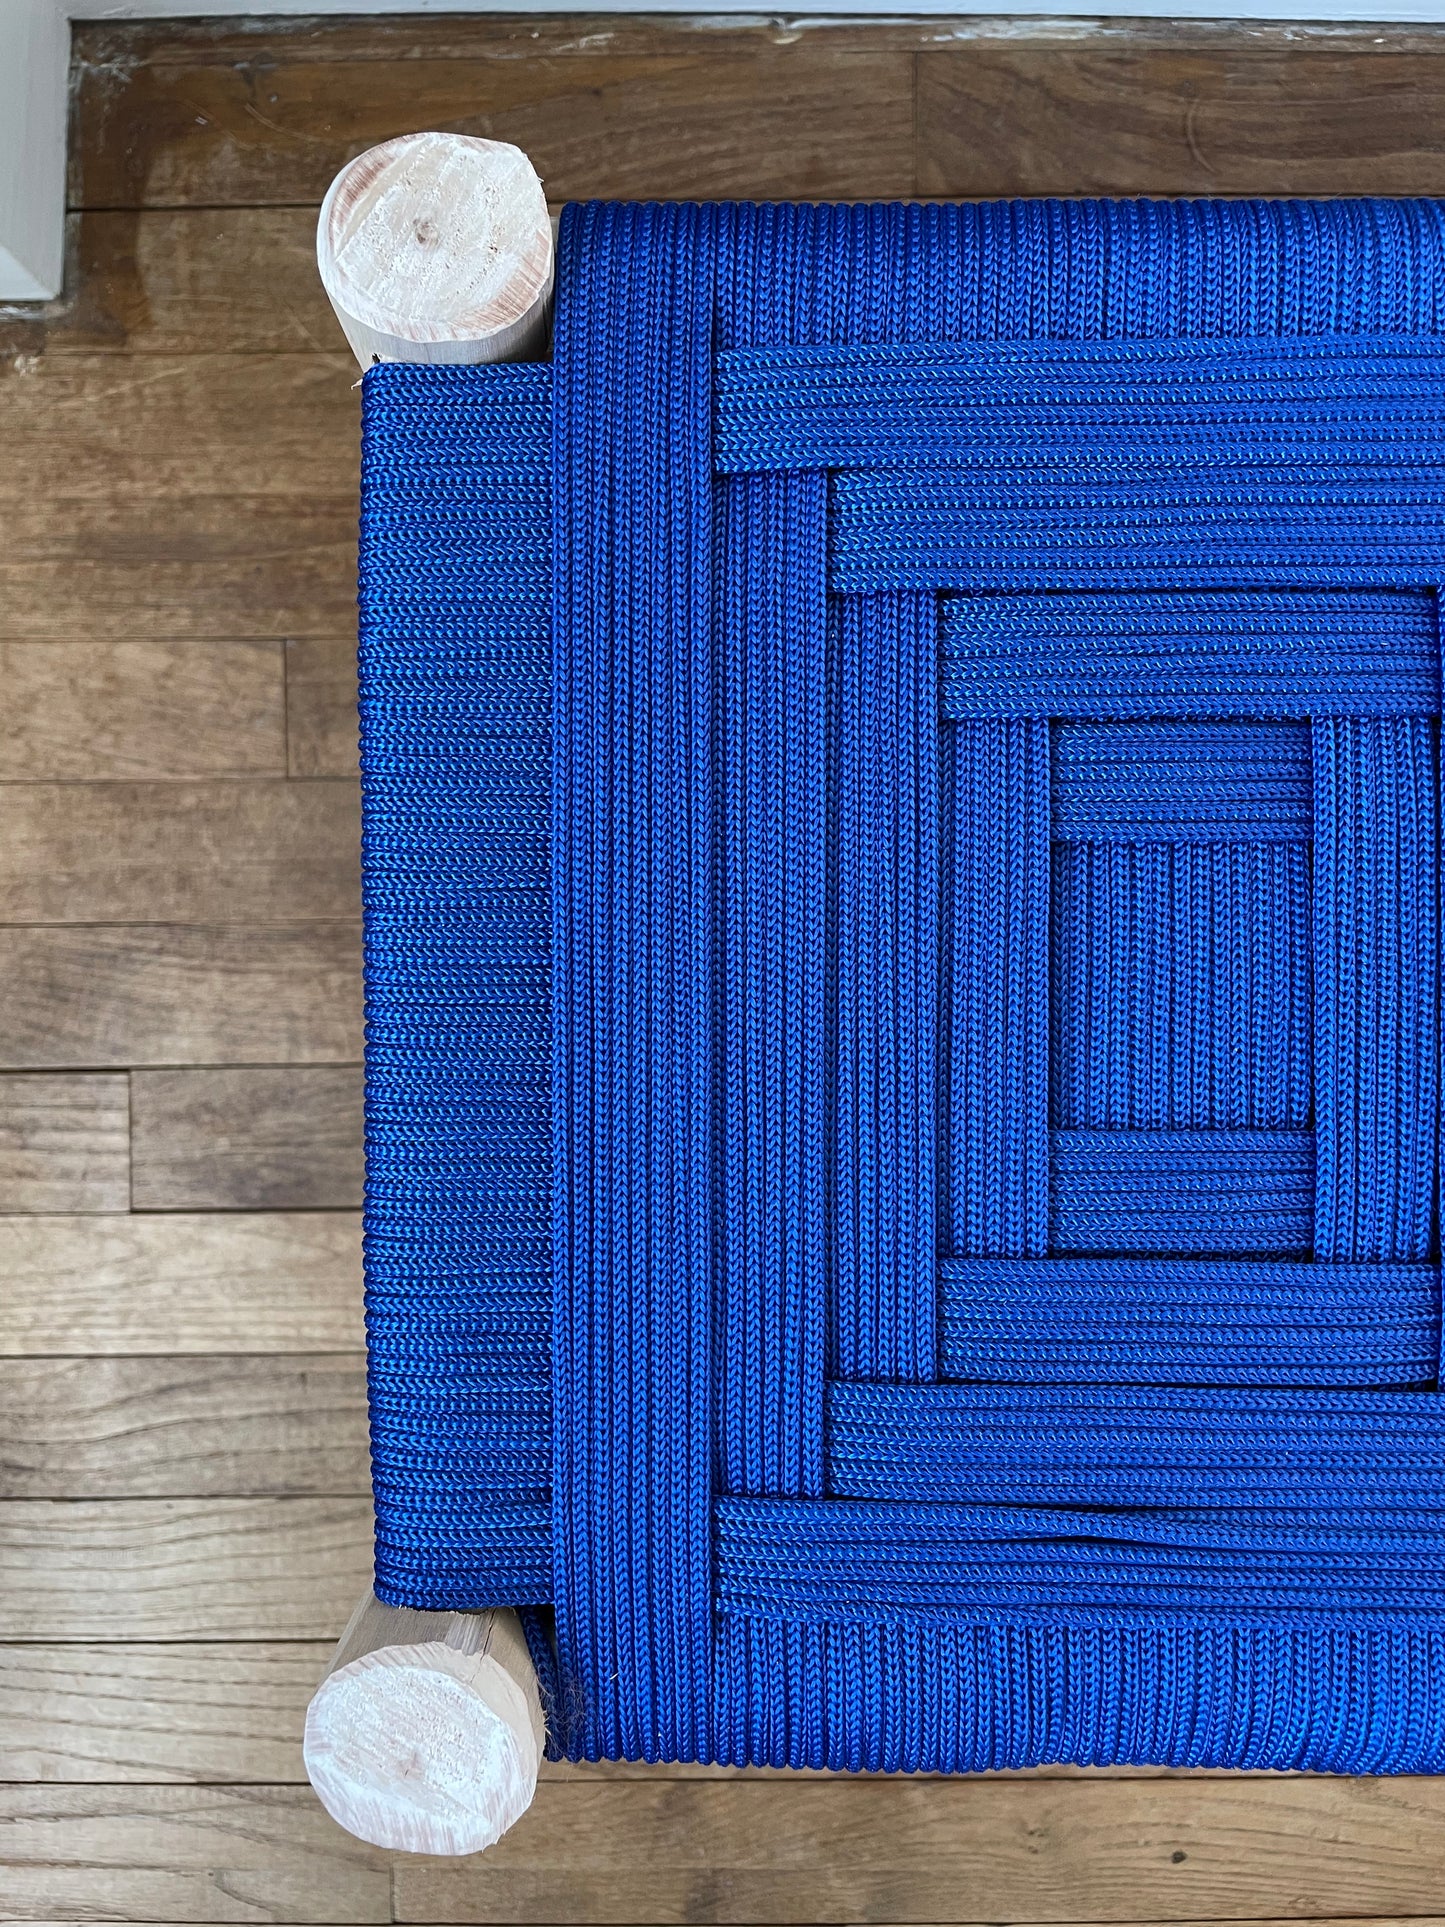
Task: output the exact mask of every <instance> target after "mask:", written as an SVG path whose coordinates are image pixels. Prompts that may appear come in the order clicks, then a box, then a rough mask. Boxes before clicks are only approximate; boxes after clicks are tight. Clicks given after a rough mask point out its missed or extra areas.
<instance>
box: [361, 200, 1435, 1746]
mask: <svg viewBox="0 0 1445 1927" xmlns="http://www.w3.org/2000/svg"><path fill="white" fill-rule="evenodd" d="M363 482H364V499H363V525H362V594H361V616H362V624H361V628H362V651H361V660H362V717H363V774H364V794H365V858H364V877H365V893H366V963H367V995H368V1031H367V1143H368V1175H367V1202H366V1267H367V1293H368V1300H367V1302H368V1321H369V1337H370V1363H371V1385H372V1401H373V1445H374V1472H375V1486H376V1500H377V1590H378V1593H379V1595H380V1596H381V1597H382V1598H384V1599H387V1600H390V1601H392V1602H394V1603H398V1604H409V1605H418V1606H436V1607H442V1606H445V1607H477V1606H483V1605H489V1604H499V1603H500V1604H510V1605H518V1606H521V1607H524V1608H526V1609H527V1622H528V1625H529V1629H530V1636H531V1638H532V1641H533V1645H534V1652H535V1654H536V1657H537V1660H538V1663H539V1666H540V1668H541V1669H542V1671H543V1674H544V1678H545V1680H546V1681H547V1682H548V1684H549V1688H550V1693H551V1701H552V1713H553V1719H552V1728H553V1741H554V1744H556V1745H560V1746H561V1747H563V1748H565V1750H567V1751H569V1752H571V1753H573V1754H576V1755H580V1756H586V1757H591V1758H597V1757H609V1758H615V1757H642V1758H647V1759H660V1758H661V1759H672V1760H718V1761H730V1762H737V1763H744V1762H756V1763H775V1764H791V1765H794V1766H811V1767H819V1766H827V1767H852V1768H856V1767H881V1768H909V1769H927V1770H933V1771H961V1770H969V1769H980V1768H989V1767H997V1766H1023V1765H1028V1764H1033V1763H1037V1762H1042V1761H1061V1760H1071V1761H1080V1762H1097V1763H1116V1762H1131V1761H1137V1762H1162V1763H1170V1764H1205V1765H1223V1766H1237V1767H1278V1768H1314V1769H1321V1770H1330V1771H1342V1772H1391V1771H1417V1772H1419V1771H1426V1772H1429V1771H1440V1770H1442V1769H1445V1425H1442V1420H1441V1411H1442V1406H1441V1401H1440V1399H1439V1396H1438V1390H1437V1386H1438V1378H1439V1358H1440V1273H1439V1235H1438V1203H1437V1193H1438V1189H1439V1185H1438V1169H1439V1143H1440V1134H1439V1100H1440V1077H1439V1051H1440V1007H1439V1006H1440V992H1439V978H1440V961H1441V959H1440V835H1441V820H1440V818H1441V811H1440V756H1439V713H1440V638H1439V625H1438V614H1437V591H1438V589H1439V586H1440V585H1441V584H1442V582H1445V208H1442V207H1441V206H1440V205H1437V204H1435V203H1429V202H1403V201H1402V202H1369V201H1356V202H1336V203H1318V204H1311V203H1283V202H1281V203H1247V202H1234V203H1212V202H1201V203H1173V204H1164V203H1137V204H1134V203H1098V202H1095V203H1090V202H1079V203H1069V204H1064V203H1042V202H1039V203H1013V204H998V205H993V206H986V207H962V208H944V207H883V208H810V207H753V206H715V207H689V206H653V207H633V206H612V205H595V206H588V207H580V208H571V209H569V210H568V211H567V212H566V214H565V215H564V218H563V223H562V230H561V239H560V256H559V274H558V299H557V318H556V345H555V356H554V360H553V361H552V363H550V364H548V365H537V366H518V367H503V368H492V369H471V368H468V369H453V368H421V367H379V368H376V369H373V370H372V372H371V373H370V374H369V375H368V376H367V378H366V387H365V446H364V461H363Z"/></svg>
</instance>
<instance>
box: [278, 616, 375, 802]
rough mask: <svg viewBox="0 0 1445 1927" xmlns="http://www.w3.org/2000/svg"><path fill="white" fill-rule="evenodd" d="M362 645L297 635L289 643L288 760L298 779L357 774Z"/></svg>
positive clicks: (287, 647) (287, 662) (350, 640)
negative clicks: (358, 660)
mask: <svg viewBox="0 0 1445 1927" xmlns="http://www.w3.org/2000/svg"><path fill="white" fill-rule="evenodd" d="M356 730H357V723H356V643H355V641H354V639H353V638H352V637H350V636H345V637H339V638H338V637H334V636H333V637H328V636H296V637H292V639H291V640H290V641H288V642H287V644H286V757H287V767H288V769H289V770H290V772H291V774H292V775H293V776H352V775H354V774H355V772H356Z"/></svg>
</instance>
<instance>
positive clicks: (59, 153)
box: [0, 0, 70, 301]
mask: <svg viewBox="0 0 1445 1927" xmlns="http://www.w3.org/2000/svg"><path fill="white" fill-rule="evenodd" d="M69 68H70V28H69V25H68V23H67V21H66V9H65V6H64V5H63V0H0V301H40V300H44V299H46V298H47V297H48V296H51V295H56V294H59V292H60V284H61V280H62V277H63V273H64V260H65V128H66V116H67V107H68V104H69V91H70V81H69Z"/></svg>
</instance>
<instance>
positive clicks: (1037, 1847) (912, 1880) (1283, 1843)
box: [396, 1778, 1445, 1922]
mask: <svg viewBox="0 0 1445 1927" xmlns="http://www.w3.org/2000/svg"><path fill="white" fill-rule="evenodd" d="M1442 1822H1445V1784H1442V1782H1440V1781H1438V1780H1395V1781H1358V1780H1332V1779H1328V1778H1319V1779H1310V1778H1300V1779H1285V1780H1271V1779H1254V1778H1251V1779H1248V1780H1243V1781H1241V1780H1238V1779H1234V1778H1219V1779H1211V1780H1209V1781H1191V1780H1184V1779H1161V1780H1110V1781H1101V1780H1092V1779H1091V1780H1084V1779H1079V1780H1030V1781H1010V1780H1008V1779H1005V1778H1000V1779H990V1780H966V1781H955V1782H949V1781H939V1780H933V1781H921V1782H913V1783H909V1782H907V1781H896V1780H868V1781H864V1782H859V1783H853V1784H849V1783H847V1782H844V1781H832V1782H825V1781H810V1782H808V1783H807V1784H804V1785H798V1786H790V1787H787V1788H786V1789H784V1788H782V1787H779V1786H777V1785H758V1784H756V1783H751V1782H744V1781H729V1782H722V1783H713V1784H710V1785H705V1784H698V1783H696V1782H686V1781H680V1782H676V1783H674V1784H671V1785H665V1784H656V1783H653V1784H646V1783H642V1784H638V1783H632V1784H628V1785H623V1786H616V1785H600V1786H599V1785H591V1786H578V1785H572V1786H568V1785H557V1784H548V1785H545V1786H543V1787H541V1788H539V1790H538V1796H537V1800H536V1802H535V1804H534V1806H533V1808H532V1811H531V1812H530V1813H529V1814H528V1815H527V1816H526V1818H525V1819H524V1820H523V1821H522V1822H520V1823H519V1824H518V1826H517V1827H516V1828H515V1829H514V1830H513V1831H512V1832H511V1833H509V1834H508V1835H507V1836H506V1837H505V1838H504V1839H503V1840H502V1841H500V1842H499V1843H498V1845H497V1846H496V1847H494V1848H492V1849H491V1850H490V1851H489V1852H488V1853H487V1854H486V1855H484V1856H482V1857H480V1858H478V1859H474V1860H463V1861H456V1862H451V1863H448V1862H444V1861H428V1860H417V1861H410V1860H399V1861H398V1863H397V1869H396V1912H397V1918H398V1920H402V1921H418V1922H419V1921H437V1922H445V1921H469V1922H484V1921H557V1920H576V1919H587V1920H609V1921H621V1920H626V1921H688V1922H692V1921H759V1920H766V1921H879V1922H887V1921H935V1922H944V1921H969V1920H974V1921H976V1920H981V1919H982V1920H993V1921H1005V1920H1033V1921H1064V1920H1086V1921H1138V1920H1141V1919H1153V1920H1158V1921H1161V1922H1163V1921H1185V1920H1195V1919H1199V1918H1201V1917H1203V1918H1208V1917H1210V1916H1218V1917H1221V1918H1224V1919H1231V1918H1234V1919H1251V1918H1254V1917H1256V1916H1259V1915H1264V1914H1274V1915H1278V1916H1282V1917H1290V1916H1302V1917H1305V1918H1310V1917H1312V1916H1315V1915H1330V1914H1344V1915H1350V1914H1390V1913H1400V1914H1406V1915H1409V1914H1415V1913H1429V1912H1430V1911H1431V1910H1432V1909H1434V1910H1437V1911H1438V1904H1439V1894H1440V1891H1441V1862H1442V1857H1445V1846H1442V1840H1445V1831H1442Z"/></svg>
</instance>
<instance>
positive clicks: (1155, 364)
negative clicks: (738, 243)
mask: <svg viewBox="0 0 1445 1927" xmlns="http://www.w3.org/2000/svg"><path fill="white" fill-rule="evenodd" d="M716 435H717V442H716V460H717V465H718V467H719V468H720V469H723V470H725V471H737V470H748V469H797V468H829V469H844V468H860V467H868V466H873V467H886V468H897V467H900V466H903V465H906V464H910V463H914V462H930V461H931V462H944V463H948V462H957V461H958V460H959V459H960V457H961V456H965V455H967V456H970V457H973V458H975V459H977V460H979V461H980V462H983V463H985V464H987V465H990V466H997V467H1000V468H1002V469H1003V470H1004V471H1005V472H1012V473H1013V474H1014V475H1029V476H1030V477H1032V475H1033V474H1035V473H1036V472H1037V470H1038V469H1039V467H1040V466H1041V465H1046V464H1047V463H1048V462H1049V461H1050V459H1051V458H1052V459H1053V460H1055V461H1057V460H1059V459H1060V458H1061V457H1062V458H1063V460H1064V462H1065V464H1066V466H1067V470H1068V472H1070V473H1073V472H1077V471H1078V470H1081V469H1082V470H1085V471H1088V470H1091V469H1095V468H1097V469H1100V470H1105V469H1107V468H1109V467H1111V466H1113V465H1114V464H1116V463H1118V462H1120V461H1124V462H1133V461H1136V460H1138V459H1139V458H1140V454H1141V451H1142V450H1147V449H1149V448H1150V447H1152V446H1155V445H1159V446H1161V447H1167V449H1168V452H1169V461H1170V464H1171V466H1173V465H1175V464H1178V463H1181V462H1183V463H1186V464H1188V465H1191V466H1192V465H1193V463H1194V462H1198V463H1200V464H1206V463H1207V464H1209V465H1210V466H1212V465H1213V463H1214V461H1215V459H1216V456H1217V452H1218V444H1219V440H1220V438H1221V437H1223V438H1225V446H1226V447H1229V448H1230V449H1231V450H1232V451H1234V452H1235V453H1236V455H1237V454H1238V453H1239V452H1240V451H1241V450H1242V449H1247V450H1248V451H1249V454H1250V456H1251V457H1252V460H1253V463H1254V464H1256V465H1258V464H1264V463H1270V464H1275V465H1278V466H1279V467H1282V468H1283V467H1288V466H1289V465H1290V464H1291V462H1292V461H1294V460H1298V459H1303V460H1306V461H1308V462H1309V463H1310V464H1319V465H1321V466H1328V467H1329V468H1330V469H1333V470H1337V471H1338V470H1349V469H1350V468H1353V467H1356V466H1362V467H1366V468H1375V467H1377V466H1378V467H1379V468H1381V469H1383V470H1384V471H1385V472H1387V473H1393V472H1394V471H1395V470H1397V468H1398V466H1399V461H1400V457H1401V456H1402V454H1404V453H1406V451H1409V450H1411V449H1415V450H1418V449H1419V448H1421V447H1430V446H1434V447H1437V448H1438V446H1439V444H1440V441H1441V438H1442V435H1445V351H1442V350H1441V349H1440V348H1438V347H1436V346H1435V344H1434V343H1432V342H1428V341H1421V340H1419V339H1418V338H1417V337H1414V336H1406V337H1404V338H1402V339H1394V340H1392V339H1390V338H1389V337H1388V336H1384V337H1381V336H1376V337H1374V338H1372V339H1371V340H1369V341H1368V342H1366V341H1361V340H1360V339H1358V338H1354V339H1352V338H1350V337H1349V336H1342V337H1338V338H1336V339H1329V338H1323V339H1320V338H1317V339H1313V340H1309V341H1282V340H1279V339H1276V338H1272V337H1269V336H1266V337H1264V338H1262V339H1258V340H1254V341H1243V342H1237V341H1209V342H1200V341H1198V340H1188V341H1172V342H1170V341H1160V342H1152V341H1151V342H1123V341H1112V342H1062V341H1028V342H1022V341H1018V342H976V341H970V342H937V343H907V344H905V343H898V342H884V343H874V344H871V345H869V346H867V347H849V348H846V349H844V348H840V347H837V346H831V347H809V348H796V347H781V348H780V347H773V348H763V349H756V348H755V349H742V350H738V349H735V350H733V351H732V352H731V353H725V354H722V355H720V356H719V357H718V368H717V429H716Z"/></svg>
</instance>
